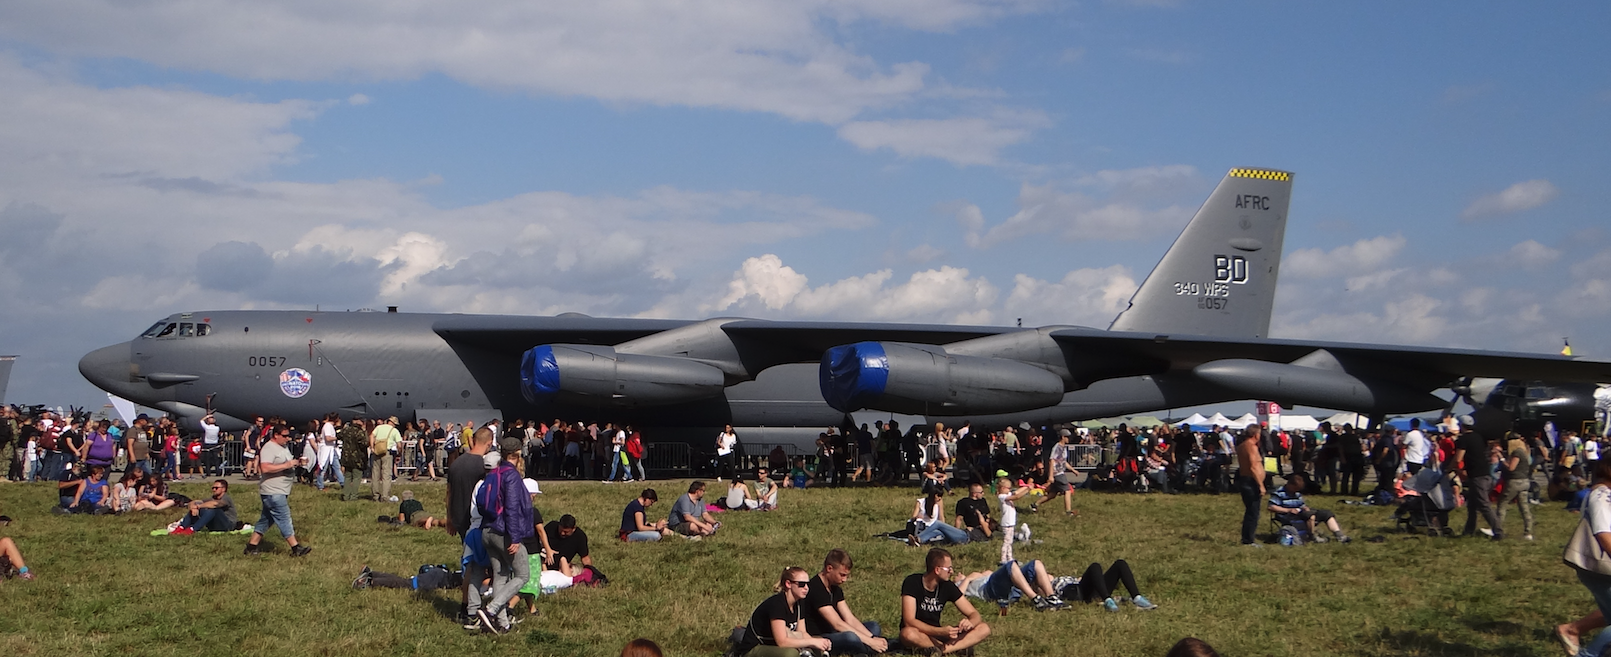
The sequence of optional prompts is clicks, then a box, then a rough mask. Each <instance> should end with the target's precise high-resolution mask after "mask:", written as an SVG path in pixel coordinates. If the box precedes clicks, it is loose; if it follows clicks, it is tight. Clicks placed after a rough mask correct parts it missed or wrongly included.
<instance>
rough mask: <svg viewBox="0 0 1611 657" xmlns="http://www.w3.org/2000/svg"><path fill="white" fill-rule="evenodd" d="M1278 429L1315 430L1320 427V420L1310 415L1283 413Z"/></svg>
mask: <svg viewBox="0 0 1611 657" xmlns="http://www.w3.org/2000/svg"><path fill="white" fill-rule="evenodd" d="M1280 417H1281V420H1280V425H1279V426H1278V427H1277V428H1278V429H1283V430H1286V431H1314V430H1315V429H1319V428H1320V421H1319V420H1316V419H1314V417H1312V416H1309V415H1282V416H1280Z"/></svg>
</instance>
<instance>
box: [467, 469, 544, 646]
mask: <svg viewBox="0 0 1611 657" xmlns="http://www.w3.org/2000/svg"><path fill="white" fill-rule="evenodd" d="M520 449H521V441H520V440H518V439H515V438H505V439H504V440H503V441H502V442H501V443H499V445H498V453H499V455H500V456H502V457H503V461H502V462H501V463H499V464H498V467H496V468H494V469H493V470H492V471H491V472H488V473H487V475H486V477H484V478H483V479H482V482H483V483H482V490H481V491H480V492H478V493H477V494H476V496H475V502H474V504H475V506H476V509H477V510H478V511H480V512H481V542H482V545H483V546H484V547H485V549H486V554H487V557H488V558H490V559H491V560H492V600H491V601H489V602H488V603H487V605H486V606H484V607H482V608H481V609H480V610H479V611H478V612H477V616H478V617H479V618H480V620H481V627H482V628H483V629H485V630H486V631H488V632H492V633H493V634H505V633H508V632H509V628H510V623H509V603H510V601H511V600H513V599H514V598H515V595H516V594H517V593H519V591H520V588H521V587H522V586H525V585H526V582H527V581H528V580H530V579H531V561H530V555H529V554H528V553H527V552H526V546H525V545H524V543H523V541H525V540H526V538H528V537H530V536H531V535H532V534H533V533H534V529H535V523H534V521H533V520H532V518H533V511H532V506H531V497H530V495H529V494H528V493H527V492H526V485H525V483H524V482H523V481H522V477H521V476H520V471H519V470H517V469H516V468H515V465H514V461H515V460H516V459H517V458H518V457H519V456H520Z"/></svg>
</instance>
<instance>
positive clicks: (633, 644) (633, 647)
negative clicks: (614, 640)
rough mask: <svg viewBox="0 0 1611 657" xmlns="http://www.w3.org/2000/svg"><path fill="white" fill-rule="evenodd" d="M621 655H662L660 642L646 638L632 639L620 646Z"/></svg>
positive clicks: (645, 656) (658, 656)
mask: <svg viewBox="0 0 1611 657" xmlns="http://www.w3.org/2000/svg"><path fill="white" fill-rule="evenodd" d="M621 657H664V656H663V655H662V654H661V653H660V644H657V643H655V642H653V641H650V640H648V639H633V640H631V641H628V642H627V644H626V645H625V646H622V647H621Z"/></svg>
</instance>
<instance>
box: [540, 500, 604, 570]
mask: <svg viewBox="0 0 1611 657" xmlns="http://www.w3.org/2000/svg"><path fill="white" fill-rule="evenodd" d="M543 535H544V536H546V537H547V538H548V543H547V545H546V546H545V547H547V548H548V560H547V561H546V562H545V563H544V564H543V567H544V568H545V569H547V570H557V571H559V572H561V573H564V574H566V575H570V576H572V577H575V576H577V575H579V574H580V573H581V571H583V570H585V567H588V566H592V565H593V557H592V556H591V555H589V554H588V549H587V532H584V531H582V529H581V528H580V527H577V526H576V516H573V515H571V514H569V513H567V514H565V515H562V516H560V517H559V520H555V521H552V522H549V523H548V524H547V525H544V526H543Z"/></svg>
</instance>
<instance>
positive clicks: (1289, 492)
mask: <svg viewBox="0 0 1611 657" xmlns="http://www.w3.org/2000/svg"><path fill="white" fill-rule="evenodd" d="M1305 483H1306V482H1305V481H1304V477H1303V475H1302V474H1298V473H1293V474H1292V476H1290V477H1287V481H1286V484H1284V485H1282V486H1281V487H1280V488H1277V489H1276V490H1275V492H1274V493H1271V494H1270V513H1272V514H1274V515H1275V517H1276V519H1277V520H1279V521H1281V524H1284V525H1295V526H1299V527H1302V528H1303V529H1304V530H1306V531H1307V532H1308V533H1309V536H1311V537H1313V539H1314V542H1316V543H1324V542H1326V537H1324V536H1321V535H1320V533H1319V532H1317V531H1315V527H1316V525H1317V524H1319V523H1324V524H1325V525H1326V529H1329V530H1331V533H1332V535H1333V536H1335V537H1336V538H1337V541H1338V542H1341V543H1347V542H1348V535H1347V534H1344V533H1343V530H1342V527H1341V526H1340V525H1338V524H1337V516H1336V514H1333V513H1332V512H1330V511H1327V510H1325V509H1311V508H1309V504H1308V503H1307V502H1305V501H1304V499H1303V487H1304V484H1305Z"/></svg>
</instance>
